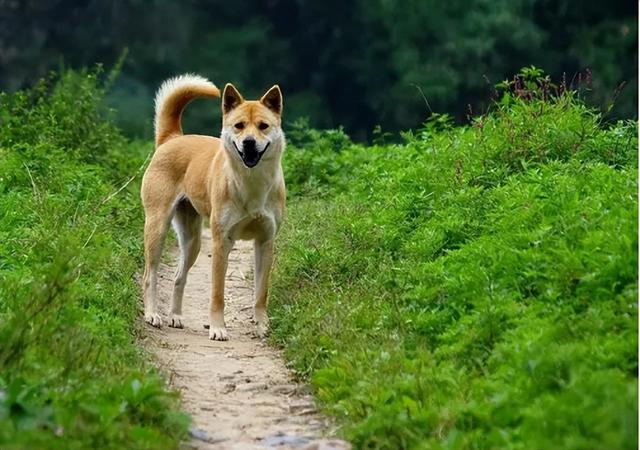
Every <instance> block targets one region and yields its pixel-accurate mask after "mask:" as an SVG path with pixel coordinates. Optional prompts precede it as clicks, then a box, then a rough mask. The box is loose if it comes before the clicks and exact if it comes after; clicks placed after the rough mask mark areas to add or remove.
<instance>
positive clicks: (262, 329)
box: [256, 322, 269, 339]
mask: <svg viewBox="0 0 640 450" xmlns="http://www.w3.org/2000/svg"><path fill="white" fill-rule="evenodd" d="M268 334H269V324H268V323H264V322H258V324H257V325H256V336H258V337H259V338H260V339H263V338H266V337H267V335H268Z"/></svg>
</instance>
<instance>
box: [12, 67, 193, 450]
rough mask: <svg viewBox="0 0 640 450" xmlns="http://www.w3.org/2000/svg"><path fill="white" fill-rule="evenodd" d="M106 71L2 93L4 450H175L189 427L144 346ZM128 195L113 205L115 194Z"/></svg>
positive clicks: (124, 170) (135, 150)
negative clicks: (138, 338)
mask: <svg viewBox="0 0 640 450" xmlns="http://www.w3.org/2000/svg"><path fill="white" fill-rule="evenodd" d="M98 79H99V74H96V73H89V74H87V73H67V74H65V75H64V76H62V77H59V78H58V79H57V81H55V80H51V81H47V82H41V83H40V84H39V85H38V86H36V87H35V88H34V89H33V90H32V91H28V92H19V93H16V94H13V95H5V94H0V122H1V123H2V126H1V127H0V448H2V449H6V450H10V449H44V448H47V449H48V448H51V449H65V450H69V449H87V448H96V449H109V448H113V449H123V448H135V449H167V448H175V447H177V445H178V442H179V440H180V438H181V437H182V436H183V434H184V432H185V430H186V426H187V424H188V418H187V416H186V415H184V414H182V413H180V412H179V411H177V410H176V406H177V404H176V403H177V402H176V399H175V396H174V394H171V393H169V392H167V391H166V390H165V387H164V382H163V380H162V379H161V378H160V377H159V376H158V375H157V374H155V372H154V371H153V370H151V369H150V366H149V365H147V364H146V363H145V362H144V355H143V354H142V353H141V351H140V350H139V349H138V348H137V347H136V346H135V345H134V335H135V334H136V323H137V319H138V316H139V309H140V303H141V302H140V294H139V290H138V286H137V285H136V283H135V281H134V274H135V273H137V272H138V271H139V268H140V266H141V261H140V259H141V256H142V249H141V240H142V239H141V238H142V235H141V230H142V211H141V208H140V205H139V203H140V202H139V197H138V193H137V185H136V183H135V182H134V183H132V184H131V185H129V186H128V187H127V188H125V189H124V190H122V191H121V192H118V187H120V186H122V185H124V182H125V180H126V179H127V178H128V177H129V176H130V175H133V174H135V173H136V170H137V169H138V168H139V167H140V165H141V164H142V163H143V162H144V159H145V155H146V153H148V152H149V151H150V150H151V145H150V144H145V145H139V144H130V143H128V142H127V141H126V140H125V139H124V138H123V137H122V136H121V135H120V134H119V133H118V131H117V130H116V129H115V128H114V127H113V126H112V125H111V124H110V122H109V121H108V120H107V119H106V117H105V114H104V113H105V111H104V110H103V108H102V107H101V106H100V105H101V102H102V97H103V94H104V90H103V88H102V83H101V82H99V80H98ZM116 193H117V195H114V194H116Z"/></svg>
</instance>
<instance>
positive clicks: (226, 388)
mask: <svg viewBox="0 0 640 450" xmlns="http://www.w3.org/2000/svg"><path fill="white" fill-rule="evenodd" d="M235 390H236V385H235V384H234V383H227V384H225V385H224V387H223V388H222V393H223V394H228V393H229V392H233V391H235Z"/></svg>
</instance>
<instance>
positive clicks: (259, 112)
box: [222, 84, 284, 168]
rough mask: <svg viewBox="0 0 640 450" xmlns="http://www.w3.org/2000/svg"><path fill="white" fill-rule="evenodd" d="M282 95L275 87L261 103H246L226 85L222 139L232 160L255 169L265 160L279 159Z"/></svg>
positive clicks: (282, 138) (234, 89)
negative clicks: (234, 159)
mask: <svg viewBox="0 0 640 450" xmlns="http://www.w3.org/2000/svg"><path fill="white" fill-rule="evenodd" d="M281 117H282V92H280V88H279V87H278V86H277V85H276V86H273V87H272V88H271V89H269V90H268V91H267V92H266V94H264V95H263V96H262V98H260V100H255V101H254V100H245V99H244V98H242V95H240V92H238V90H237V89H236V88H235V87H234V86H233V85H232V84H227V85H226V86H225V87H224V92H223V93H222V140H223V142H224V147H225V150H226V151H227V152H229V153H230V154H229V156H230V157H231V158H236V159H237V158H239V159H240V160H241V161H242V162H243V163H244V165H245V166H246V167H248V168H252V167H255V166H257V165H258V163H259V162H260V161H261V160H263V161H267V160H272V159H276V158H279V157H280V154H281V153H282V150H283V143H284V135H283V133H282V128H281Z"/></svg>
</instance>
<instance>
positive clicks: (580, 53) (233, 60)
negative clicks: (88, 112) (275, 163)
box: [0, 0, 638, 139]
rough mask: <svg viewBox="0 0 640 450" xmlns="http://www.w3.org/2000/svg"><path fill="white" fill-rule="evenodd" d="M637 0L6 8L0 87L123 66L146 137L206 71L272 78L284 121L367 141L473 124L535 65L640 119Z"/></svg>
mask: <svg viewBox="0 0 640 450" xmlns="http://www.w3.org/2000/svg"><path fill="white" fill-rule="evenodd" d="M637 9H638V5H637V3H636V2H629V1H623V0H612V1H609V2H606V3H602V2H596V1H583V2H580V4H579V5H578V4H576V3H575V2H572V1H570V0H493V1H491V0H467V1H461V0H449V1H447V2H440V1H436V0H402V1H400V0H369V1H364V0H354V1H351V2H346V1H338V0H326V1H323V2H315V1H310V0H246V1H244V2H241V3H238V4H237V5H236V4H229V3H228V2H222V1H220V0H208V1H196V0H185V1H182V2H172V1H169V0H120V1H118V2H103V1H98V0H75V1H73V0H49V1H45V0H24V1H18V0H0V88H1V89H5V90H15V89H18V88H21V87H25V86H28V85H29V84H31V83H33V82H34V81H35V80H37V79H38V78H40V77H42V76H43V75H46V74H47V72H48V71H50V70H52V69H56V68H58V67H59V66H61V65H65V66H70V67H77V66H84V65H91V64H93V63H95V62H101V63H104V64H105V65H106V66H107V67H109V66H110V65H113V64H114V62H115V61H116V60H117V58H118V57H119V55H120V54H121V53H122V51H123V49H124V48H128V49H129V55H128V57H127V60H126V63H125V65H124V67H123V71H122V74H121V76H120V78H119V79H118V81H117V83H116V85H115V86H114V89H113V92H112V93H111V95H110V97H109V104H110V105H112V106H114V107H116V108H117V109H118V110H119V113H118V120H119V123H120V124H121V126H122V127H123V128H124V130H125V131H126V132H127V133H128V134H130V135H138V136H147V137H148V136H150V134H151V110H152V106H153V105H152V103H153V102H152V97H153V93H154V91H155V89H156V88H157V87H158V85H159V83H160V82H161V81H162V80H163V79H165V78H167V77H169V76H172V75H175V74H179V73H184V72H196V73H200V74H202V75H205V76H207V77H209V78H210V79H211V80H213V81H214V82H216V83H218V84H219V85H220V86H221V87H222V86H223V85H224V83H226V82H233V83H234V84H236V86H237V87H238V88H239V89H240V90H241V92H243V93H244V94H245V95H246V96H247V97H256V96H258V95H260V94H261V93H262V92H264V91H265V90H266V89H267V88H269V87H270V86H271V85H272V84H274V83H279V84H280V85H281V86H282V88H283V90H284V93H285V97H286V98H285V107H286V114H287V115H286V117H287V118H288V119H293V118H296V117H299V116H308V117H309V118H310V120H311V124H312V125H313V126H317V127H335V126H338V125H344V126H345V128H346V129H347V131H348V132H349V133H350V134H351V135H353V136H354V137H356V138H359V139H364V138H367V137H368V136H369V135H370V133H371V132H372V130H373V128H374V126H375V125H378V124H380V125H382V128H383V129H384V130H390V131H396V130H398V129H406V128H412V127H416V126H418V125H420V124H421V123H422V122H423V121H424V120H425V119H426V117H427V116H428V115H429V114H430V109H432V110H434V111H437V112H448V113H450V114H452V115H453V116H455V117H456V118H457V119H458V120H465V117H466V115H467V114H468V110H469V108H470V109H471V110H472V112H473V113H477V112H481V111H482V110H484V109H485V108H486V107H487V105H488V103H489V101H490V92H491V86H489V85H487V81H486V80H487V79H488V80H490V83H496V82H498V81H501V80H503V79H505V78H507V77H509V76H510V75H511V74H514V73H516V72H517V71H518V70H519V69H520V68H521V67H523V66H528V65H531V64H533V65H536V66H538V67H542V68H544V70H545V71H547V72H548V73H550V74H551V75H552V76H554V77H555V78H556V79H558V78H560V77H562V76H563V74H566V78H567V79H568V81H570V80H571V79H572V78H573V77H574V76H575V74H576V73H578V71H583V70H584V69H586V68H590V69H591V71H592V74H593V83H592V92H591V93H590V98H591V101H592V102H593V104H595V105H598V106H600V107H602V108H607V107H608V106H609V105H610V104H611V102H612V101H613V99H614V96H615V95H616V88H617V86H618V85H619V84H620V83H621V82H622V81H626V87H625V88H624V89H623V90H622V92H621V93H620V95H619V98H617V101H616V106H615V108H614V109H613V111H612V113H611V115H612V116H613V117H637V95H638V94H637V64H638V60H637V58H638V53H637V32H638V30H637ZM219 117H220V113H219V108H218V105H215V104H213V103H212V102H211V101H202V102H195V103H194V105H193V106H192V107H190V108H189V109H188V112H187V117H186V118H185V128H186V129H187V130H188V131H197V132H207V133H212V132H213V133H217V131H218V129H217V127H218V126H219V125H218V124H219Z"/></svg>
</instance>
